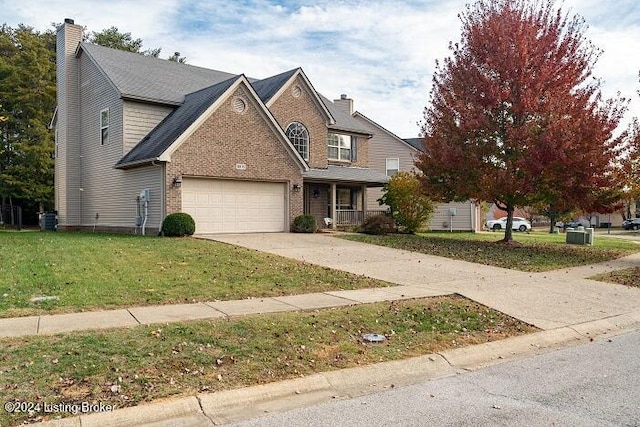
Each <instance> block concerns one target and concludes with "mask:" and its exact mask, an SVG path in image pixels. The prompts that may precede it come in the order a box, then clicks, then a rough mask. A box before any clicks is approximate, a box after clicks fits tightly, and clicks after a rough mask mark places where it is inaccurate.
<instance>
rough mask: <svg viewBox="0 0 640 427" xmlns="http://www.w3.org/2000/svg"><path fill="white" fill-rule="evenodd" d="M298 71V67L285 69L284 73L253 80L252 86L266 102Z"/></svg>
mask: <svg viewBox="0 0 640 427" xmlns="http://www.w3.org/2000/svg"><path fill="white" fill-rule="evenodd" d="M296 71H298V68H294V69H293V70H289V71H285V72H284V73H280V74H278V75H275V76H272V77H267V78H266V79H262V80H257V81H255V82H252V83H251V86H253V89H254V90H255V91H256V93H257V94H258V96H259V97H260V99H261V100H262V102H264V103H265V104H266V103H267V102H269V100H270V99H271V98H272V97H273V95H275V94H276V93H277V92H278V91H279V90H280V88H281V87H282V85H284V84H285V83H286V82H287V81H289V79H290V78H291V76H293V75H294V74H295V73H296Z"/></svg>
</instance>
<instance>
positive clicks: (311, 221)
mask: <svg viewBox="0 0 640 427" xmlns="http://www.w3.org/2000/svg"><path fill="white" fill-rule="evenodd" d="M317 228H318V227H317V225H316V218H315V217H314V216H313V215H300V216H297V217H296V218H295V219H294V220H293V227H292V231H293V232H294V233H315V231H316V229H317Z"/></svg>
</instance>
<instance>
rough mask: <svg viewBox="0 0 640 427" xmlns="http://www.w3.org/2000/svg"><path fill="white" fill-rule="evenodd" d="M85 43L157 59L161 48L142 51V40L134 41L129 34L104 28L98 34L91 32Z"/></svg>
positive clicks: (116, 29)
mask: <svg viewBox="0 0 640 427" xmlns="http://www.w3.org/2000/svg"><path fill="white" fill-rule="evenodd" d="M87 41H88V42H89V43H93V44H98V45H100V46H105V47H110V48H112V49H118V50H124V51H127V52H135V53H141V54H143V55H146V56H153V57H156V58H157V57H158V56H159V55H160V51H161V50H162V49H161V48H155V49H147V50H144V51H143V50H142V39H134V38H133V37H132V36H131V33H121V32H120V30H119V29H118V27H115V26H113V27H110V28H106V29H104V30H102V31H100V32H95V31H92V32H91V34H90V35H89V37H88V39H87Z"/></svg>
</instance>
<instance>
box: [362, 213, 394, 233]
mask: <svg viewBox="0 0 640 427" xmlns="http://www.w3.org/2000/svg"><path fill="white" fill-rule="evenodd" d="M395 228H396V224H395V222H394V221H393V218H391V217H389V216H386V215H374V216H370V217H369V218H367V219H365V220H364V224H362V232H363V233H366V234H387V233H393V232H394V231H395Z"/></svg>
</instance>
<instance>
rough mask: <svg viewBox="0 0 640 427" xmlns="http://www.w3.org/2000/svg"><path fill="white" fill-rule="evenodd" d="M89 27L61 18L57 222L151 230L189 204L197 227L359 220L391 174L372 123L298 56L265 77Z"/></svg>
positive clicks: (265, 227) (241, 228)
mask: <svg viewBox="0 0 640 427" xmlns="http://www.w3.org/2000/svg"><path fill="white" fill-rule="evenodd" d="M82 40H83V28H82V27H81V26H79V25H75V24H74V22H73V21H72V20H70V19H67V20H65V23H64V24H63V25H62V26H60V28H59V29H58V33H57V67H58V71H57V82H58V95H57V96H58V106H57V109H56V113H55V114H54V119H53V122H52V125H53V127H54V128H55V136H56V152H55V155H56V160H55V199H56V209H57V211H58V217H59V222H60V226H61V227H62V228H68V229H81V228H93V227H97V228H98V229H101V230H122V231H125V230H136V231H139V232H143V233H144V232H146V233H155V232H157V231H158V230H159V228H160V225H161V223H162V220H163V218H164V217H165V216H166V215H167V214H169V213H172V212H180V211H183V212H187V213H189V214H191V215H192V216H193V217H194V219H195V221H196V232H197V233H235V232H276V231H287V230H289V227H290V224H291V222H292V221H293V219H294V218H295V217H296V216H298V215H300V214H303V213H306V214H311V215H314V216H315V217H316V219H317V222H318V224H319V225H323V224H324V219H325V218H331V219H332V221H331V222H330V223H332V225H333V226H335V225H336V224H338V223H353V224H359V223H361V222H362V220H363V218H364V217H365V215H367V213H368V210H369V205H370V202H369V201H370V199H371V198H370V197H369V196H368V194H367V193H368V192H369V191H371V189H373V188H380V187H381V186H382V185H383V184H384V183H385V182H387V181H388V178H387V176H386V175H385V174H384V173H380V172H379V171H376V170H375V169H371V168H369V167H368V166H369V151H370V147H369V145H370V141H371V137H372V134H371V133H370V132H371V131H370V127H369V126H364V125H363V123H362V121H361V120H358V119H356V118H354V117H352V116H351V115H350V114H349V113H348V112H346V111H345V110H344V109H343V108H342V107H341V105H340V104H339V103H338V104H334V103H332V102H331V101H329V100H327V99H326V98H324V97H322V96H321V95H320V94H318V93H317V92H316V90H315V89H314V88H313V86H312V85H311V83H310V82H309V80H308V78H307V76H306V75H305V73H304V72H303V71H302V69H300V68H297V69H294V70H290V71H287V72H285V73H282V74H279V75H276V76H273V77H269V78H266V79H263V80H256V79H251V78H248V77H246V76H245V75H234V74H229V73H225V72H221V71H215V70H209V69H205V68H200V67H194V66H191V65H186V64H179V63H176V62H171V61H166V60H161V59H157V58H152V57H148V56H143V55H139V54H136V53H130V52H124V51H119V50H114V49H110V48H106V47H102V46H97V45H92V44H88V43H83V42H82ZM372 208H373V209H379V207H378V205H377V203H376V204H375V205H374V206H373V207H372Z"/></svg>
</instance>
